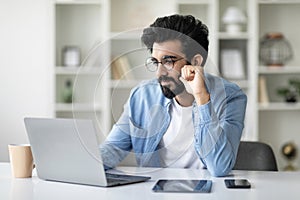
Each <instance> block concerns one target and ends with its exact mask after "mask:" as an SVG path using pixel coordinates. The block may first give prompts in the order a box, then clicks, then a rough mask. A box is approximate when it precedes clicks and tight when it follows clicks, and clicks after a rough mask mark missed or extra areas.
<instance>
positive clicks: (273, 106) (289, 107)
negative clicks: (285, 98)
mask: <svg viewBox="0 0 300 200" xmlns="http://www.w3.org/2000/svg"><path fill="white" fill-rule="evenodd" d="M258 109H259V110H260V111H299V110H300V103H285V102H277V103H260V104H259V107H258Z"/></svg>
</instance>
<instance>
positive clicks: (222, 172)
mask: <svg viewBox="0 0 300 200" xmlns="http://www.w3.org/2000/svg"><path fill="white" fill-rule="evenodd" d="M220 159H221V158H220ZM233 166H234V161H233V160H232V159H231V160H228V159H222V160H219V161H217V160H214V162H206V167H207V170H208V171H209V173H210V174H211V175H212V176H214V177H224V176H227V175H228V174H229V173H230V172H231V170H232V169H233Z"/></svg>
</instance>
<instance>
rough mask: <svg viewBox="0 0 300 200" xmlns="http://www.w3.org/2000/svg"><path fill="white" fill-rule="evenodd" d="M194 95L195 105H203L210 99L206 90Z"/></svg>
mask: <svg viewBox="0 0 300 200" xmlns="http://www.w3.org/2000/svg"><path fill="white" fill-rule="evenodd" d="M194 97H195V101H196V103H197V105H204V104H207V103H208V102H209V101H210V95H209V93H207V92H205V93H198V94H196V95H194Z"/></svg>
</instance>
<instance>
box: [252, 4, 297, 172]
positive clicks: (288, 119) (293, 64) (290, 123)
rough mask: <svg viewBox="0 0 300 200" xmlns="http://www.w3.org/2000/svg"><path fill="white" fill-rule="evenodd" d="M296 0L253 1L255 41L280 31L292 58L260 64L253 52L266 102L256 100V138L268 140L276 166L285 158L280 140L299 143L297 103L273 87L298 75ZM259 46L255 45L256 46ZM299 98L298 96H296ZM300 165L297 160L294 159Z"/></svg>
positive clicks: (284, 162) (282, 142)
mask: <svg viewBox="0 0 300 200" xmlns="http://www.w3.org/2000/svg"><path fill="white" fill-rule="evenodd" d="M299 10H300V1H299V0H293V1H292V0H277V1H274V0H273V1H267V0H265V1H262V0H260V1H258V2H257V44H258V43H259V39H260V38H261V37H262V36H263V35H264V34H266V33H268V32H281V33H283V35H284V36H285V38H287V39H288V40H289V42H290V43H291V46H292V49H293V52H294V58H293V59H292V60H291V61H290V62H288V63H287V65H286V66H282V67H269V66H263V65H262V64H261V63H260V62H259V60H258V56H257V63H258V66H257V77H259V76H264V77H265V79H266V85H267V92H268V96H269V103H259V102H258V124H259V128H258V133H259V137H258V139H259V140H261V141H264V142H267V143H269V144H271V146H272V147H273V150H274V152H275V155H276V158H277V162H278V165H279V168H280V169H283V168H284V166H285V165H286V164H287V161H286V160H285V159H284V158H283V156H282V154H281V148H282V146H283V144H284V143H286V142H289V141H293V142H294V143H295V144H296V145H297V146H298V148H299V145H300V135H299V130H300V124H299V116H300V106H299V103H286V102H284V99H283V97H280V96H278V95H277V93H276V90H277V89H278V88H279V87H281V86H286V85H287V84H288V80H289V79H290V78H297V79H300V58H299V56H297V55H298V54H299V53H300V39H299V37H298V36H297V34H296V33H297V32H298V31H299V28H298V26H295V25H296V24H298V23H299V22H298V21H299V20H298V19H299V17H300V13H299ZM258 48H259V47H258ZM298 101H299V100H298ZM295 165H296V166H298V167H300V160H299V158H297V159H296V160H295Z"/></svg>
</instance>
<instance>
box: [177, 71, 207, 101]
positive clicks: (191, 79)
mask: <svg viewBox="0 0 300 200" xmlns="http://www.w3.org/2000/svg"><path fill="white" fill-rule="evenodd" d="M180 80H181V81H182V82H183V83H184V85H185V88H186V90H187V92H188V93H190V94H192V95H193V96H194V98H195V100H196V102H197V104H198V105H203V104H206V103H207V102H209V100H210V96H209V93H208V92H207V90H206V87H205V77H204V70H203V67H200V66H193V65H185V66H184V67H183V68H182V69H181V77H180Z"/></svg>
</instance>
